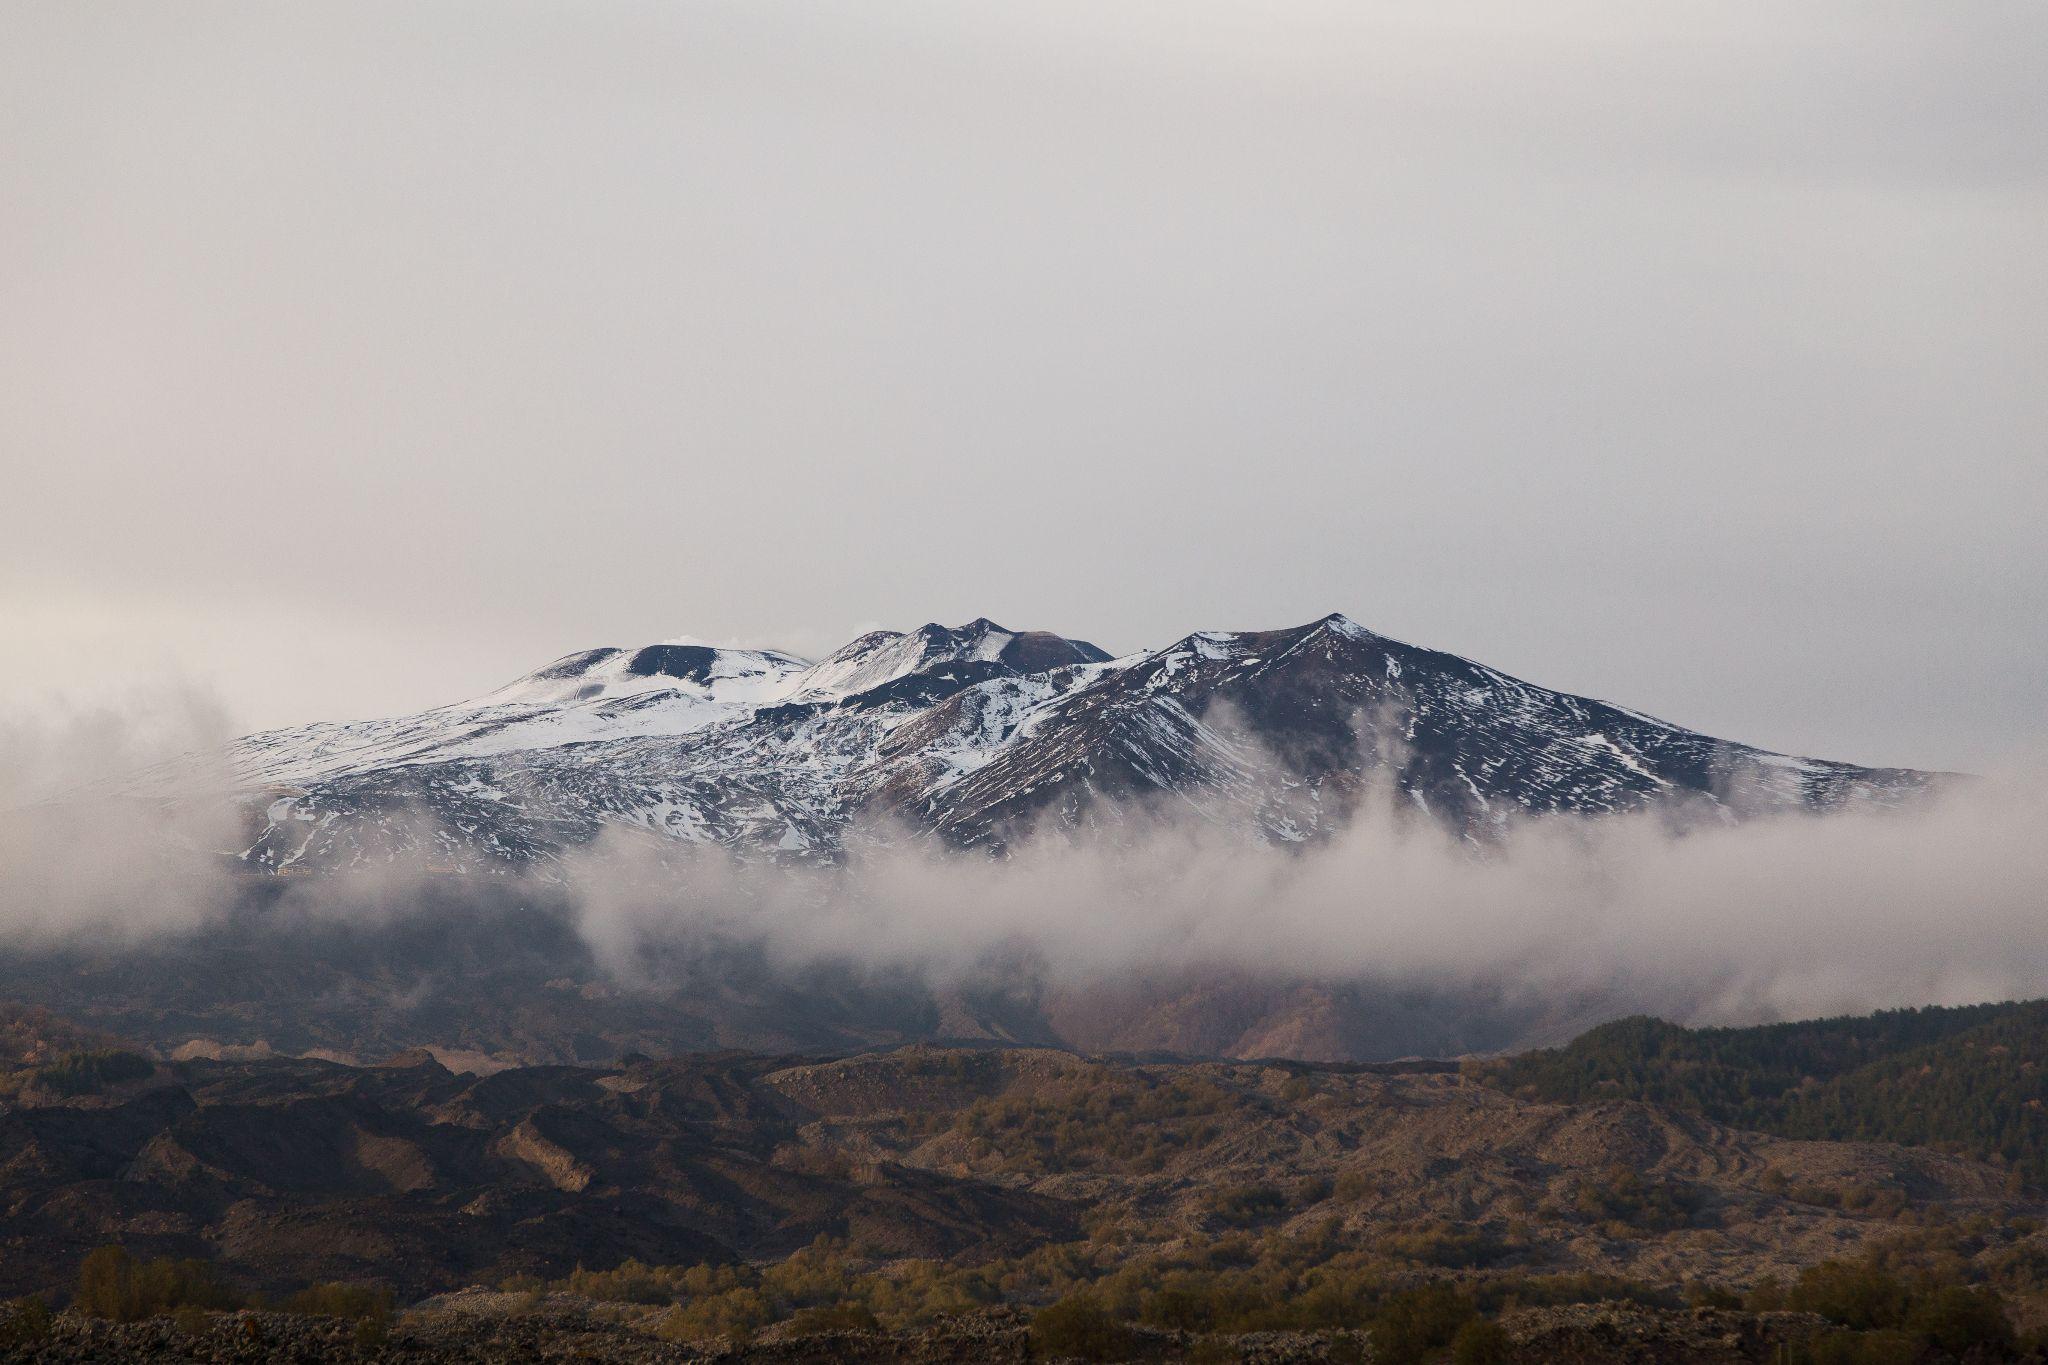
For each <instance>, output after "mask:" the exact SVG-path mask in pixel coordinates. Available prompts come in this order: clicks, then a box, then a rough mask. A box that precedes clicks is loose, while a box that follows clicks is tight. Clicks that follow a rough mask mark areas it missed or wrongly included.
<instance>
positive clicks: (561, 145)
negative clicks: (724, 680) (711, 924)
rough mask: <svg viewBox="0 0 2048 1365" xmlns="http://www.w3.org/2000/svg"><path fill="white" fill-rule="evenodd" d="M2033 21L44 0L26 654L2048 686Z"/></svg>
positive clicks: (83, 689)
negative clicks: (1311, 622) (934, 658)
mask: <svg viewBox="0 0 2048 1365" xmlns="http://www.w3.org/2000/svg"><path fill="white" fill-rule="evenodd" d="M2044 62H2048V9H2044V8H2042V7H2041V6H2039V5H2033V4H2021V3H1965V4H1958V5H1947V6H1929V7H1907V6H1869V5H1852V4H1846V3H1843V4H1835V3H1810V4H1802V5H1798V6H1767V5H1747V4H1735V5H1729V4H1712V5H1710V4H1704V3H1701V4H1691V3H1680V4H1668V5H1661V6H1656V7H1649V8H1646V7H1642V6H1633V5H1624V4H1620V3H1612V4H1562V5H1551V6H1543V7H1540V8H1536V9H1532V8H1530V7H1527V6H1517V5H1511V4H1506V3H1500V4H1465V3H1449V4H1432V5H1428V6H1406V7H1395V6H1384V5H1349V4H1334V3H1333V4H1315V3H1303V4H1290V5H1283V6H1254V5H1217V4H1205V3H1193V4H1190V3H1177V4H1171V5H1167V4H1160V5H1140V4H1130V5H1119V6H1112V7H1103V6H1093V5H1078V4H1076V5H1066V4H1034V5H1030V6H1012V7H1004V8H1001V9H998V8H995V7H985V6H974V5H956V4H945V5H941V4H936V3H935V4H929V5H922V4H910V3H893V2H890V3H870V4H865V5H862V6H858V7H851V8H848V7H832V6H807V5H797V4H782V3H758V2H754V3H745V4H740V3H734V4H707V3H679V4H628V3H612V4H607V5H603V6H581V5H579V6H571V5H556V4H547V5H537V4H516V3H495V4H491V5H488V6H481V5H474V4H452V3H440V4H431V5H419V4H369V3H363V4H351V5H329V6H307V5H297V4H277V3H264V4H253V3H252V4H226V3H223V4H210V5H206V6H201V7H192V6H162V5H140V4H136V5H121V4H103V5H95V6H79V5H74V4H67V3H47V4H45V3H20V2H19V0H14V2H12V3H0V459H4V461H5V480H4V496H0V506H4V507H5V508H6V509H7V516H6V519H5V526H4V530H5V534H4V535H0V620H4V629H0V675H4V677H5V682H4V683H0V701H4V703H5V704H6V705H8V706H10V707H30V708H49V707H52V706H55V707H57V708H58V709H63V708H67V707H69V708H74V709H75V708H76V707H78V706H82V705H86V704H88V703H89V702H90V701H91V700H92V699H95V698H118V697H120V696H121V695H123V694H124V690H125V689H132V688H136V687H141V686H152V687H156V686H161V685H162V684H164V683H165V682H175V683H179V684H181V685H191V684H196V685H198V686H199V687H200V688H202V689H205V690H210V691H211V692H212V693H213V694H215V695H217V697H218V699H219V702H220V703H221V705H222V706H224V707H225V710H226V712H227V714H228V715H229V716H230V717H232V719H233V723H234V724H235V725H237V726H239V727H242V728H248V727H253V726H257V725H269V724H279V723H286V722H292V721H299V720H308V719H315V718H338V717H347V716H357V715H368V714H379V713H388V712H394V711H402V710H411V709H417V708H420V707H423V706H428V705H433V704H437V703H440V702H445V701H450V700H454V699H456V698H459V697H463V696H469V695H474V694H476V693H479V692H482V691H484V690H486V689H488V688H489V687H491V686H492V685H494V684H497V683H499V682H502V681H504V680H506V679H507V678H510V677H512V676H514V675H516V674H519V673H521V672H524V671H525V670H527V669H529V668H531V667H533V666H535V665H537V664H539V663H541V662H544V661H545V660H547V659H550V658H552V657H554V656H557V655H560V654H563V653H566V652H568V651H569V650H571V649H575V648H580V647H585V646H591V645H597V644H605V643H618V644H632V643H640V642H645V641H648V640H655V639H662V638H667V637H672V636H676V635H679V634H690V635H695V636H700V637H708V638H713V639H735V640H744V641H748V642H756V643H772V644H776V645H780V646H782V647H786V648H791V649H795V650H798V651H804V652H819V651H823V650H826V649H829V648H831V647H833V646H834V645H837V644H838V643H840V642H841V641H843V640H844V639H845V638H847V637H849V636H851V635H853V634H855V633H856V632H857V631H858V630H860V629H862V628H864V627H867V626H870V625H873V624H886V625H891V626H896V627H907V626H913V625H915V624H917V623H919V622H922V621H925V620H929V619H938V620H942V621H948V622H959V621H964V620H967V619H969V618H972V617H974V616H978V615H984V614H986V615H989V616H992V617H994V618H995V619H997V620H999V621H1002V622H1004V623H1006V624H1009V625H1011V626H1014V627H1020V628H1021V627H1040V628H1049V629H1056V630H1060V631H1064V632H1066V633H1069V634H1074V635H1079V636H1084V637H1087V638H1090V639H1093V640H1095V641H1097V642H1098V643H1100V644H1102V645H1104V646H1106V647H1108V648H1111V649H1113V650H1119V651H1121V650H1127V649H1132V648H1136V647H1140V646H1156V645H1160V644H1164V643H1167V642H1169V641H1171V640H1172V639H1174V638H1176V637H1178V636H1179V635H1181V634H1184V633H1185V632H1187V631H1188V630H1191V629H1197V628H1206V627H1218V628H1236V627H1260V626H1277V625H1282V624H1291V623H1297V622H1300V621H1305V620H1308V619H1311V618H1313V617H1315V616H1319V615H1321V614H1323V613H1325V612H1327V611H1331V610H1343V611H1345V612H1347V613H1349V614H1351V615H1352V616H1354V617H1356V618H1357V619H1359V620H1360V621H1362V622H1364V623H1366V624H1368V625H1370V626H1372V627H1373V628H1375V629H1378V630H1381V631H1384V632H1387V633H1389V634H1393V635H1396V636H1399V637H1402V638H1405V639H1410V640H1413V641H1416V642H1418V643H1423V644H1429V645H1434V646H1437V647H1441V648H1447V649H1452V650H1455V651H1457V652H1460V653H1463V654H1467V655H1470V656H1472V657H1475V658H1479V659H1482V660H1484V661H1486V662H1488V663H1490V664H1493V665H1495V666H1497V667H1500V668H1504V669H1507V670H1509V671H1511V672H1514V673H1518V674H1521V675H1523V676H1526V677H1529V678H1532V679H1534V680H1536V681H1538V682H1542V683H1544V684H1547V685H1551V686H1557V687H1564V688H1569V689H1572V690H1576V691H1584V692H1590V693H1593V694H1596V695H1600V696H1604V697H1610V698H1613V699H1616V700H1619V701H1622V702H1625V703H1626V704H1629V705H1632V706H1635V707H1639V708H1642V709H1645V710H1648V711H1651V712H1654V713H1656V714H1659V715H1663V716H1666V717H1668V718H1670V719H1673V720H1676V721H1679V722H1681V723H1685V724H1689V725H1692V726H1695V727H1698V728H1701V729H1705V730H1709V731H1711V732H1714V733H1717V734H1722V735H1727V736H1730V737H1733V738H1739V739H1743V740H1747V741H1751V742H1755V743H1760V744H1764V745H1768V746H1771V747H1774V748H1779V749H1786V750H1792V751H1796V752H1803V753H1816V754H1822V755H1826V756H1829V757H1836V758H1844V759H1851V760H1856V761H1863V762H1872V763H1893V764H1915V765H1924V766H1934V767H1981V766H1991V765H1995V764H1996V763H1998V762H1999V761H2001V760H2002V758H2003V756H2005V755H2007V754H2010V753H2012V752H2014V751H2017V750H2024V749H2028V748H2037V747H2039V746H2040V745H2041V744H2042V743H2043V741H2044V740H2048V719H2044V717H2048V708H2044V707H2043V706H2042V702H2043V700H2044V689H2043V684H2042V679H2043V677H2044V676H2048V629H2044V625H2043V622H2044V620H2048V612H2044V611H2043V609H2042V607H2043V604H2042V602H2041V600H2040V599H2041V591H2040V585H2041V584H2042V582H2043V581H2044V574H2048V550H2044V548H2043V537H2042V535H2041V530H2040V528H2041V526H2042V519H2043V514H2044V512H2048V385H2043V384H2042V382H2041V370H2042V364H2043V361H2044V359H2048V252H2044V251H2043V250H2042V246H2043V226H2044V224H2048V96H2044V94H2043V93H2042V85H2041V82H2040V78H2039V77H2040V72H2041V70H2042V69H2043V67H2044Z"/></svg>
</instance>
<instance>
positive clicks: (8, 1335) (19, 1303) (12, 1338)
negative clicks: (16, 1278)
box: [0, 1295, 50, 1346]
mask: <svg viewBox="0 0 2048 1365" xmlns="http://www.w3.org/2000/svg"><path fill="white" fill-rule="evenodd" d="M49 1339H50V1305H48V1304H47V1303H44V1302H43V1301H42V1300H41V1299H39V1298H37V1297H35V1296H34V1295H30V1296H28V1297H27V1298H21V1299H16V1300H15V1301H14V1302H12V1303H10V1304H8V1305H7V1310H6V1313H5V1314H4V1315H0V1346H32V1345H34V1344H35V1343H37V1342H39V1341H48V1340H49Z"/></svg>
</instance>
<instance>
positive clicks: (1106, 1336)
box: [1031, 1294, 1137, 1360]
mask: <svg viewBox="0 0 2048 1365" xmlns="http://www.w3.org/2000/svg"><path fill="white" fill-rule="evenodd" d="M1136 1344H1137V1343H1136V1340H1135V1339H1134V1338H1133V1336H1132V1334H1131V1332H1130V1330H1129V1329H1128V1328H1126V1327H1125V1326H1124V1325H1123V1324H1122V1323H1120V1322H1118V1321H1117V1320H1116V1317H1115V1316H1114V1315H1113V1314H1112V1313H1111V1312H1110V1311H1109V1310H1108V1309H1107V1308H1105V1307H1103V1305H1102V1303H1101V1302H1100V1301H1099V1300H1098V1299H1096V1298H1095V1297H1094V1296H1093V1295H1089V1294H1070V1295H1068V1296H1067V1297H1066V1298H1064V1299H1061V1300H1060V1301H1059V1302H1058V1303H1055V1304H1052V1305H1050V1306H1049V1307H1046V1308H1041V1309H1039V1310H1038V1312H1036V1313H1035V1314H1033V1315H1032V1318H1031V1351H1032V1354H1033V1355H1039V1356H1073V1357H1075V1358H1077V1359H1080V1360H1123V1359H1126V1358H1127V1357H1129V1356H1130V1355H1131V1354H1132V1353H1133V1352H1134V1350H1135V1349H1136Z"/></svg>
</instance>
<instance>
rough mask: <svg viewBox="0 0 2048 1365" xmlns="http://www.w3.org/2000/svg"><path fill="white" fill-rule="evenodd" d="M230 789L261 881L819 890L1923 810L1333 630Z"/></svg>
mask: <svg viewBox="0 0 2048 1365" xmlns="http://www.w3.org/2000/svg"><path fill="white" fill-rule="evenodd" d="M229 764H230V770H231V772H232V774H233V782H234V785H235V790H236V795H237V799H238V800H239V801H240V803H241V804H242V806H243V808H244V810H245V813H246V817H247V821H248V836H247V839H246V841H245V843H244V844H243V846H242V847H241V848H239V849H238V850H237V851H236V856H237V857H238V858H239V859H240V860H241V861H242V862H243V863H244V864H246V865H247V866H249V867H251V868H252V869H258V870H266V871H273V872H307V871H315V870H327V869H336V868H349V867H362V866H370V865H376V864H379V863H385V862H389V861H393V860H397V859H401V858H411V859H421V860H424V861H425V862H426V864H427V865H428V866H429V867H432V868H436V869H440V870H446V871H479V870H505V869H513V868H529V869H533V868H537V869H540V870H542V871H546V870H547V869H548V868H549V867H551V866H552V865H553V864H554V862H555V861H556V860H558V859H559V858H560V857H561V856H562V854H563V853H564V852H565V851H567V850H570V849H573V848H575V847H576V846H578V845H581V844H584V843H587V842H589V841H590V840H591V839H593V838H595V837H596V836H597V835H598V834H599V833H600V832H602V831H605V830H607V829H613V830H629V831H640V832H643V833H646V834H651V835H656V836H663V837H666V838H668V839H673V840H679V841H684V842H688V843H700V844H714V845H720V846H724V847H727V848H730V849H733V850H736V851H738V852H741V853H743V854H748V855H768V856H774V857H778V858H786V859H796V860H804V861H829V860H832V859H835V858H837V857H838V856H840V855H841V854H842V853H843V852H844V851H845V850H846V849H847V848H849V847H850V846H853V845H856V844H858V843H859V842H860V841H862V840H864V839H879V838H886V837H898V836H896V835H893V834H885V833H883V832H882V831H884V830H900V829H907V830H909V831H911V832H912V834H913V835H914V836H916V837H923V838H930V839H934V840H937V841H940V842H942V843H943V844H945V845H947V846H951V847H984V848H994V849H1000V848H1001V847H1002V846H1003V845H1004V844H1005V843H1007V842H1008V841H1011V840H1013V839H1015V838H1016V837H1018V836H1019V835H1020V834H1022V833H1023V832H1026V831H1028V830H1030V829H1032V828H1033V827H1035V826H1037V825H1039V824H1040V823H1042V822H1047V821H1051V822H1055V823H1058V824H1061V825H1066V826H1078V825H1088V824H1091V823H1099V822H1101V821H1105V820H1114V819H1117V818H1122V817H1124V816H1126V815H1127V814H1129V813H1131V812H1133V811H1136V810H1141V809H1144V808H1146V807H1148V806H1149V805H1151V804H1154V803H1162V804H1166V805H1168V806H1169V807H1170V809H1172V810H1173V811H1174V812H1176V813H1180V814H1187V813H1193V814H1195V815H1197V816H1198V817H1200V818H1202V819H1205V820H1208V821H1211V822H1214V823H1216V824H1218V825H1220V826H1223V827H1226V828H1230V829H1236V830H1241V831H1244V832H1246V833H1248V834H1253V835H1256V836H1258V837H1262V838H1265V839H1269V840H1275V841H1288V842H1298V841H1307V840H1314V839H1317V838H1320V837H1324V836H1326V835H1328V834H1329V833H1331V832H1332V831H1334V830H1336V829H1338V828H1341V827H1342V825H1343V824H1344V822H1345V820H1346V819H1347V818H1348V817H1349V816H1350V815H1351V814H1352V813H1353V812H1354V811H1355V810H1356V808H1357V807H1358V805H1359V803H1360V801H1361V800H1362V799H1363V798H1364V797H1365V796H1366V795H1367V793H1368V792H1369V791H1370V790H1372V789H1373V788H1374V787H1375V786H1376V785H1377V786H1384V787H1388V788H1390V789H1391V790H1392V791H1395V792H1398V793H1399V794H1400V795H1401V797H1402V798H1403V799H1404V800H1405V801H1406V802H1407V803H1408V804H1409V805H1410V806H1411V807H1412V808H1413V809H1414V810H1415V811H1416V812H1418V813H1426V814H1427V815H1428V816H1430V817H1432V818H1435V819H1437V820H1440V821H1442V822H1444V823H1445V824H1446V825H1447V826H1449V827H1450V828H1452V829H1454V830H1456V831H1458V832H1460V833H1462V834H1464V835H1466V836H1467V837H1470V838H1473V839H1485V838H1486V837H1488V835H1489V833H1490V832H1492V831H1497V830H1498V829H1500V828H1501V827H1503V826H1504V825H1505V824H1506V823H1507V822H1508V821H1510V820H1511V819H1513V818H1515V817H1517V816H1520V815H1524V814H1531V813H1535V814H1572V815H1601V814H1608V813H1613V812H1619V811H1629V810H1637V809H1642V808H1645V807H1649V806H1653V805H1654V806H1659V807H1667V808H1670V809H1672V810H1673V811H1674V812H1679V813H1686V814H1690V815H1692V816H1696V817H1704V818H1712V819H1739V818H1744V817H1747V816H1750V815H1755V814H1762V813H1769V812H1779V811H1788V810H1799V809H1816V810H1820V809H1828V808H1833V807H1838V806H1841V805H1844V804H1847V803H1851V802H1858V801H1879V802H1893V801H1897V800H1899V799H1902V798H1904V797H1905V796H1908V795H1910V794H1911V793H1913V792H1916V791H1918V790H1920V789H1922V788H1924V787H1925V786H1927V785H1928V783H1929V782H1930V781H1931V780H1933V779H1932V775H1930V774H1925V773H1919V772H1914V771H1909V770H1902V769H1882V768H1861V767H1856V766H1854V765H1851V764H1845V763H1832V762H1826V761H1822V760H1817V759H1808V758H1796V757H1791V756H1788V755H1784V754H1777V753H1772V752H1769V751H1767V750H1763V749H1758V748H1754V747H1751V746H1749V745H1744V744H1739V743H1734V742H1731V741H1728V740H1722V739H1716V738H1713V737H1711V736H1707V735H1703V734H1699V733H1697V732H1694V731H1691V730H1687V729H1683V728H1681V727H1678V726H1674V725H1670V724H1667V723H1665V722H1663V721H1659V720H1656V719H1653V718H1651V717H1649V716H1646V715H1643V714H1641V713H1640V712H1636V711H1631V710H1628V709H1626V708H1624V707H1619V706H1614V705H1610V704H1608V703H1606V702H1601V701H1595V700H1592V699H1590V698H1587V697H1579V696H1573V695H1570V694H1567V693H1562V692H1555V691H1552V690H1550V689H1547V688H1543V687H1538V686H1536V685H1534V684H1532V683H1527V682H1524V681H1521V680H1520V679H1517V678H1512V677H1509V676H1508V675H1506V674H1504V673H1500V672H1498V671H1496V670H1494V669H1491V668H1487V667H1485V666H1484V665H1482V664H1477V663H1474V662H1472V661H1470V660H1467V659H1463V658H1460V657H1458V656H1456V655H1452V654H1446V653H1442V652H1439V651H1436V650H1429V649H1422V648H1418V647H1415V646H1412V645H1407V644H1403V643H1401V642H1399V641H1396V640H1391V639H1388V638H1386V637H1384V636H1381V635H1377V634H1375V633H1373V632H1372V631H1370V630H1367V629H1366V628H1364V627H1363V626H1360V625H1358V624H1356V623H1355V622H1353V621H1351V620H1349V619H1347V618H1345V617H1343V616H1341V615H1332V616H1327V617H1324V618H1322V619H1321V620H1318V621H1313V622H1310V623H1309V624H1307V625H1304V626H1297V627H1294V628H1292V629H1286V630H1271V631H1251V632H1224V631H1204V632H1200V633H1197V634H1194V635H1190V636H1188V637H1186V638H1185V639H1183V640H1180V641H1178V642H1176V643H1174V644H1172V645H1170V646H1168V647H1167V648H1164V649H1161V650H1157V651H1148V652H1139V653H1135V654H1130V655H1126V656H1124V657H1122V658H1111V657H1110V656H1109V655H1108V654H1107V653H1105V652H1104V651H1103V650H1101V649H1098V648H1097V647H1095V646H1094V645H1092V644H1089V643H1087V642H1086V641H1081V640H1073V639H1068V638H1066V637H1063V636H1060V635H1056V634H1051V633H1048V632H1043V631H1011V630H1008V629H1005V628H1003V627H1001V626H998V625H996V624H995V623H994V622H991V621H988V620H985V619H984V620H977V621H973V622H971V623H969V624H967V625H965V626H960V627H955V628H948V627H944V626H939V625H936V624H933V625H926V626H922V627H920V628H919V629H917V630H914V631H909V632H905V633H897V632H893V631H876V632H873V633H871V634H867V635H863V636H861V637H860V638H859V639H857V640H854V641H852V642H850V643H849V644H847V645H846V646H845V647H843V648H841V649H839V650H838V651H836V652H835V653H833V654H831V655H830V656H828V657H826V658H824V659H822V660H818V661H816V662H811V661H807V660H804V659H801V658H798V657H796V656H794V655H791V654H786V653H780V652H777V651H772V650H748V649H732V648H725V647H721V646H714V645H709V644H704V643H701V642H697V641H672V642H668V643H663V644H653V645H647V646H644V647H641V648H637V649H622V648H614V647H607V648H602V649H591V650H584V651H581V652H579V653H575V654H570V655H567V656H565V657H563V658H561V659H558V660H556V661H555V662H553V663H550V664H548V665H546V666H545V667H542V668H539V669H536V670H535V671H534V672H532V673H529V674H527V675H526V676H524V677H522V678H519V679H517V680H515V681H513V682H511V683H508V684H507V685H505V686H504V687H501V688H499V689H497V690H496V691H494V692H490V693H487V694H485V695H483V696H481V697H478V698H476V699H475V700H473V701H468V702H461V703H457V704H455V705H452V706H445V707H440V708H437V709H435V710H431V711H425V712H422V713H420V714H418V715H413V716H402V717H397V718H394V719H388V720H376V721H362V722H351V723H345V724H316V725H307V726H301V727H297V728H293V729H285V730H273V731H267V732H264V733H261V734H256V735H251V736H249V737H247V738H245V739H243V740H241V741H239V742H237V743H236V744H235V745H234V746H233V747H232V749H231V751H230V753H229Z"/></svg>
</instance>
